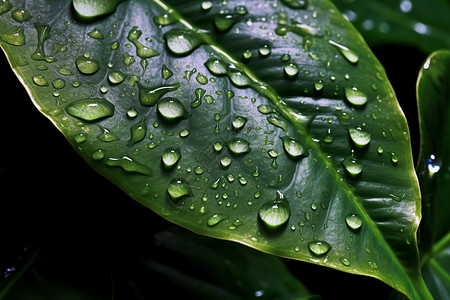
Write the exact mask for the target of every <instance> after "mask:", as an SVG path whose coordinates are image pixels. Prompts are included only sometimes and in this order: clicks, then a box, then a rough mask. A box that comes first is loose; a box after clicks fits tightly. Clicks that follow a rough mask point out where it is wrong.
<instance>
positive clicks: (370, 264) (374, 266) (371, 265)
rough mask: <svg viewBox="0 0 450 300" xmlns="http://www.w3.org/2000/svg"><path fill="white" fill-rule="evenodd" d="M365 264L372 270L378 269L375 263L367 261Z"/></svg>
mask: <svg viewBox="0 0 450 300" xmlns="http://www.w3.org/2000/svg"><path fill="white" fill-rule="evenodd" d="M367 264H368V265H369V267H371V268H372V269H378V265H377V263H376V262H373V261H368V262H367Z"/></svg>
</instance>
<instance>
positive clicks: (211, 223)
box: [207, 215, 227, 227]
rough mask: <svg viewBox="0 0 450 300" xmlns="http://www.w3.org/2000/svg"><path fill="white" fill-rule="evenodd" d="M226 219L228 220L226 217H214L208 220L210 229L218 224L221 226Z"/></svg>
mask: <svg viewBox="0 0 450 300" xmlns="http://www.w3.org/2000/svg"><path fill="white" fill-rule="evenodd" d="M225 219H227V217H225V216H222V215H213V216H212V217H211V218H209V219H208V221H207V224H208V226H209V227H213V226H216V225H217V224H219V223H220V222H222V221H223V220H225Z"/></svg>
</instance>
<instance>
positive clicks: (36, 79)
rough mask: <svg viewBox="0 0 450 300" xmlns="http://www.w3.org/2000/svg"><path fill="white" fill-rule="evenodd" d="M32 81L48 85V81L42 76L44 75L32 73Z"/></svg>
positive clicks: (39, 84) (40, 84)
mask: <svg viewBox="0 0 450 300" xmlns="http://www.w3.org/2000/svg"><path fill="white" fill-rule="evenodd" d="M33 82H34V83H35V84H36V85H38V86H47V85H48V81H47V79H46V78H45V77H44V75H34V76H33Z"/></svg>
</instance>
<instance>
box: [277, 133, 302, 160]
mask: <svg viewBox="0 0 450 300" xmlns="http://www.w3.org/2000/svg"><path fill="white" fill-rule="evenodd" d="M281 140H282V141H283V146H284V150H285V151H286V152H287V153H288V154H289V155H290V156H291V157H292V158H299V157H302V156H307V155H308V152H307V151H306V149H305V148H304V147H303V146H302V145H301V144H300V142H299V141H298V140H296V139H294V138H293V137H288V136H285V137H282V138H281Z"/></svg>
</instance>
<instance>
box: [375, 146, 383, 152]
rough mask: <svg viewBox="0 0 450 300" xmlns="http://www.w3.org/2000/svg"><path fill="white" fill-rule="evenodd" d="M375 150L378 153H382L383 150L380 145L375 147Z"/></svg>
mask: <svg viewBox="0 0 450 300" xmlns="http://www.w3.org/2000/svg"><path fill="white" fill-rule="evenodd" d="M377 152H378V154H383V152H384V150H383V148H381V146H380V147H378V148H377Z"/></svg>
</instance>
